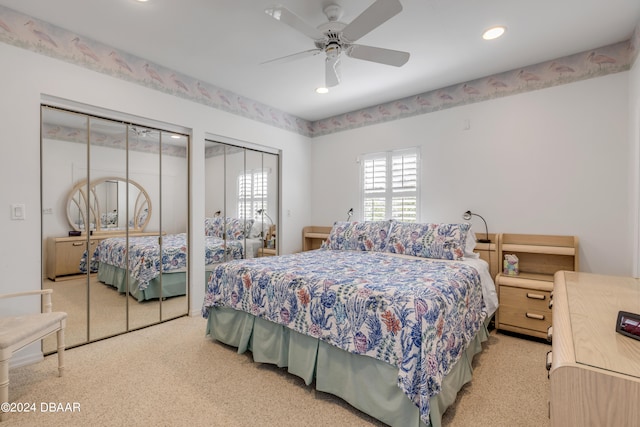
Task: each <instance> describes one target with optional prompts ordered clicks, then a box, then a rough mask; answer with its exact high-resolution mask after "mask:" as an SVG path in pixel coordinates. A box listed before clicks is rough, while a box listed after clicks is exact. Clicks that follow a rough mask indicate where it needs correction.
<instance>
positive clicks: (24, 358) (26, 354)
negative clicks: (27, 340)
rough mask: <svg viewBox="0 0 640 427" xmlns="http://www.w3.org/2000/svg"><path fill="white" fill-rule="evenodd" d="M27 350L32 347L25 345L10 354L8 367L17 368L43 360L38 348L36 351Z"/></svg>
mask: <svg viewBox="0 0 640 427" xmlns="http://www.w3.org/2000/svg"><path fill="white" fill-rule="evenodd" d="M29 350H32V348H31V347H26V348H24V349H22V350H20V351H18V352H17V353H15V354H14V355H13V356H11V359H9V368H18V367H20V366H26V365H32V364H34V363H38V362H42V361H43V360H44V356H43V355H42V351H40V350H39V349H38V350H37V351H33V350H32V351H29Z"/></svg>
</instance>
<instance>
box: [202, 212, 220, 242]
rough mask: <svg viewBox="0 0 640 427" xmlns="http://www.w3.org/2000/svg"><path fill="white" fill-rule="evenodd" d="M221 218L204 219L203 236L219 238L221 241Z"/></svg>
mask: <svg viewBox="0 0 640 427" xmlns="http://www.w3.org/2000/svg"><path fill="white" fill-rule="evenodd" d="M222 227H223V223H222V217H219V216H216V217H213V218H205V219H204V235H205V236H213V237H219V238H221V239H222Z"/></svg>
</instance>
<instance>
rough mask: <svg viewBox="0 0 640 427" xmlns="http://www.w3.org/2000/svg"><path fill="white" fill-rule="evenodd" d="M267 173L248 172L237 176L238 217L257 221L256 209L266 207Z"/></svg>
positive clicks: (259, 171)
mask: <svg viewBox="0 0 640 427" xmlns="http://www.w3.org/2000/svg"><path fill="white" fill-rule="evenodd" d="M267 177H268V174H267V172H265V171H263V170H257V171H249V172H247V173H244V174H241V175H240V176H238V217H239V218H241V219H257V217H258V216H259V215H258V214H257V210H258V209H266V207H267V188H268V185H267Z"/></svg>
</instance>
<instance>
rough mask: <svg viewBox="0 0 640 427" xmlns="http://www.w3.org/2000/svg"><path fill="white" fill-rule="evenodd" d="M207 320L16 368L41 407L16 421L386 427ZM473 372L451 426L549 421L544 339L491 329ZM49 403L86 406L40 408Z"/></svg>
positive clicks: (27, 394)
mask: <svg viewBox="0 0 640 427" xmlns="http://www.w3.org/2000/svg"><path fill="white" fill-rule="evenodd" d="M204 332H205V320H204V319H202V318H200V317H182V318H179V319H176V320H173V321H169V322H166V323H163V324H159V325H155V326H152V327H149V328H145V329H141V330H138V331H134V332H131V333H128V334H125V335H119V336H116V337H113V338H110V339H107V340H103V341H98V342H94V343H91V344H88V345H84V346H80V347H76V348H73V349H70V350H67V351H66V352H65V357H66V367H67V369H66V371H65V375H64V376H63V377H62V378H58V377H57V376H56V373H57V369H56V366H57V365H56V364H57V358H56V355H51V356H47V357H46V358H45V360H44V361H43V362H42V363H37V364H34V365H30V366H23V367H19V368H14V369H11V370H10V381H11V383H10V385H9V396H10V401H12V402H20V403H35V405H36V412H35V413H13V414H9V417H8V420H7V421H6V422H4V423H2V424H1V425H2V427H9V426H30V427H31V426H88V425H91V426H241V427H244V426H279V427H282V426H329V425H331V426H380V425H382V424H381V423H379V422H377V421H376V420H373V419H371V418H370V417H368V416H366V415H364V414H362V413H361V412H359V411H357V410H355V409H353V408H351V407H350V406H349V405H348V404H346V403H345V402H343V401H341V400H340V399H338V398H335V397H333V396H331V395H328V394H325V393H321V392H317V391H315V390H314V389H313V388H312V387H307V386H306V385H305V384H304V382H303V381H302V380H300V379H299V378H297V377H295V376H292V375H290V374H288V373H287V372H286V370H284V369H279V368H277V367H274V366H270V365H262V364H256V363H254V362H253V361H252V359H251V355H250V354H242V355H239V354H237V353H236V351H235V349H233V348H230V347H227V346H224V345H221V344H219V343H215V342H212V341H210V340H209V339H208V338H207V337H205V335H204ZM484 347H485V348H484V351H483V352H482V353H481V354H479V355H477V356H476V357H475V359H474V366H475V371H474V378H473V381H472V382H471V383H470V384H467V385H466V386H465V387H464V388H463V390H462V391H461V393H460V394H459V395H458V399H457V401H456V403H455V404H454V406H452V407H451V408H449V410H448V411H447V412H446V413H445V416H444V420H443V421H444V425H446V426H465V427H467V426H492V427H493V426H509V427H513V426H536V427H539V426H548V425H549V419H548V416H547V401H548V398H549V382H548V380H547V373H546V370H545V368H544V365H545V354H546V352H547V351H548V350H549V349H550V346H549V345H547V344H546V343H542V342H538V341H532V340H526V339H522V338H518V337H514V336H509V335H505V334H502V333H496V332H495V331H492V333H491V337H490V339H489V341H488V342H487V343H485V345H484ZM42 402H45V406H46V407H48V406H47V405H46V402H53V403H56V404H60V403H62V404H63V405H66V404H70V405H69V407H70V408H73V404H74V403H77V404H79V407H80V411H79V412H78V411H77V412H69V413H59V412H58V413H52V412H42V411H41V409H42V406H41V405H42Z"/></svg>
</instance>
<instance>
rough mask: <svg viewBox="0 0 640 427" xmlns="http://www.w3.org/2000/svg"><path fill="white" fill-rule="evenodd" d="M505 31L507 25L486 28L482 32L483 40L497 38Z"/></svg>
mask: <svg viewBox="0 0 640 427" xmlns="http://www.w3.org/2000/svg"><path fill="white" fill-rule="evenodd" d="M505 31H507V27H504V26H502V25H497V26H495V27H491V28H487V29H486V30H484V32H483V33H482V38H483V39H485V40H494V39H497V38H498V37H501V36H502V35H503V34H504V32H505Z"/></svg>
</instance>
